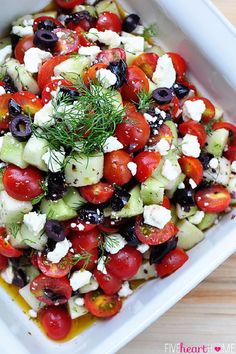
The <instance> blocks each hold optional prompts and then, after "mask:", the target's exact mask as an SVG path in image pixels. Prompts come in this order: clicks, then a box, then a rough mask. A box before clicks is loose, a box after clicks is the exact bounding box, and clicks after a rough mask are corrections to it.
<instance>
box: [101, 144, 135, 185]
mask: <svg viewBox="0 0 236 354" xmlns="http://www.w3.org/2000/svg"><path fill="white" fill-rule="evenodd" d="M131 161H132V159H131V157H130V155H129V154H128V153H127V152H125V151H123V150H118V151H112V152H109V153H107V154H105V160H104V171H103V176H104V178H105V179H106V180H107V181H108V182H110V183H116V184H118V185H120V186H122V185H123V184H126V183H128V182H129V181H130V180H131V178H132V174H131V172H130V170H129V168H128V166H127V165H128V163H129V162H131Z"/></svg>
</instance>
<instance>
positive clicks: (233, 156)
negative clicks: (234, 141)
mask: <svg viewBox="0 0 236 354" xmlns="http://www.w3.org/2000/svg"><path fill="white" fill-rule="evenodd" d="M224 156H225V157H226V158H227V159H228V160H229V161H231V162H233V161H235V160H236V145H232V146H229V147H228V150H227V151H225V152H224Z"/></svg>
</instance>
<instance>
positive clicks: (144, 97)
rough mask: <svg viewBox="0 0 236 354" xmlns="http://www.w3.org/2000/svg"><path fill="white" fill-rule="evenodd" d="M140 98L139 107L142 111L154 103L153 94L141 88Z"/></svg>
mask: <svg viewBox="0 0 236 354" xmlns="http://www.w3.org/2000/svg"><path fill="white" fill-rule="evenodd" d="M138 99H139V103H138V109H139V110H140V111H146V110H147V109H148V108H149V107H150V105H151V104H153V103H154V100H153V98H152V94H151V93H149V92H147V91H145V90H141V91H140V92H139V93H138Z"/></svg>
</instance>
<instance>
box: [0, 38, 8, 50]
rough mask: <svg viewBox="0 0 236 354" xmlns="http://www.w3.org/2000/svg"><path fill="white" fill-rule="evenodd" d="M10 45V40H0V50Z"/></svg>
mask: <svg viewBox="0 0 236 354" xmlns="http://www.w3.org/2000/svg"><path fill="white" fill-rule="evenodd" d="M9 44H11V38H10V37H5V38H1V39H0V49H3V48H5V47H6V46H7V45H9Z"/></svg>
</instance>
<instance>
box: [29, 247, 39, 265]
mask: <svg viewBox="0 0 236 354" xmlns="http://www.w3.org/2000/svg"><path fill="white" fill-rule="evenodd" d="M30 262H31V264H32V265H33V266H34V267H35V268H38V254H37V253H36V251H35V252H33V254H32V256H31V257H30Z"/></svg>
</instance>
